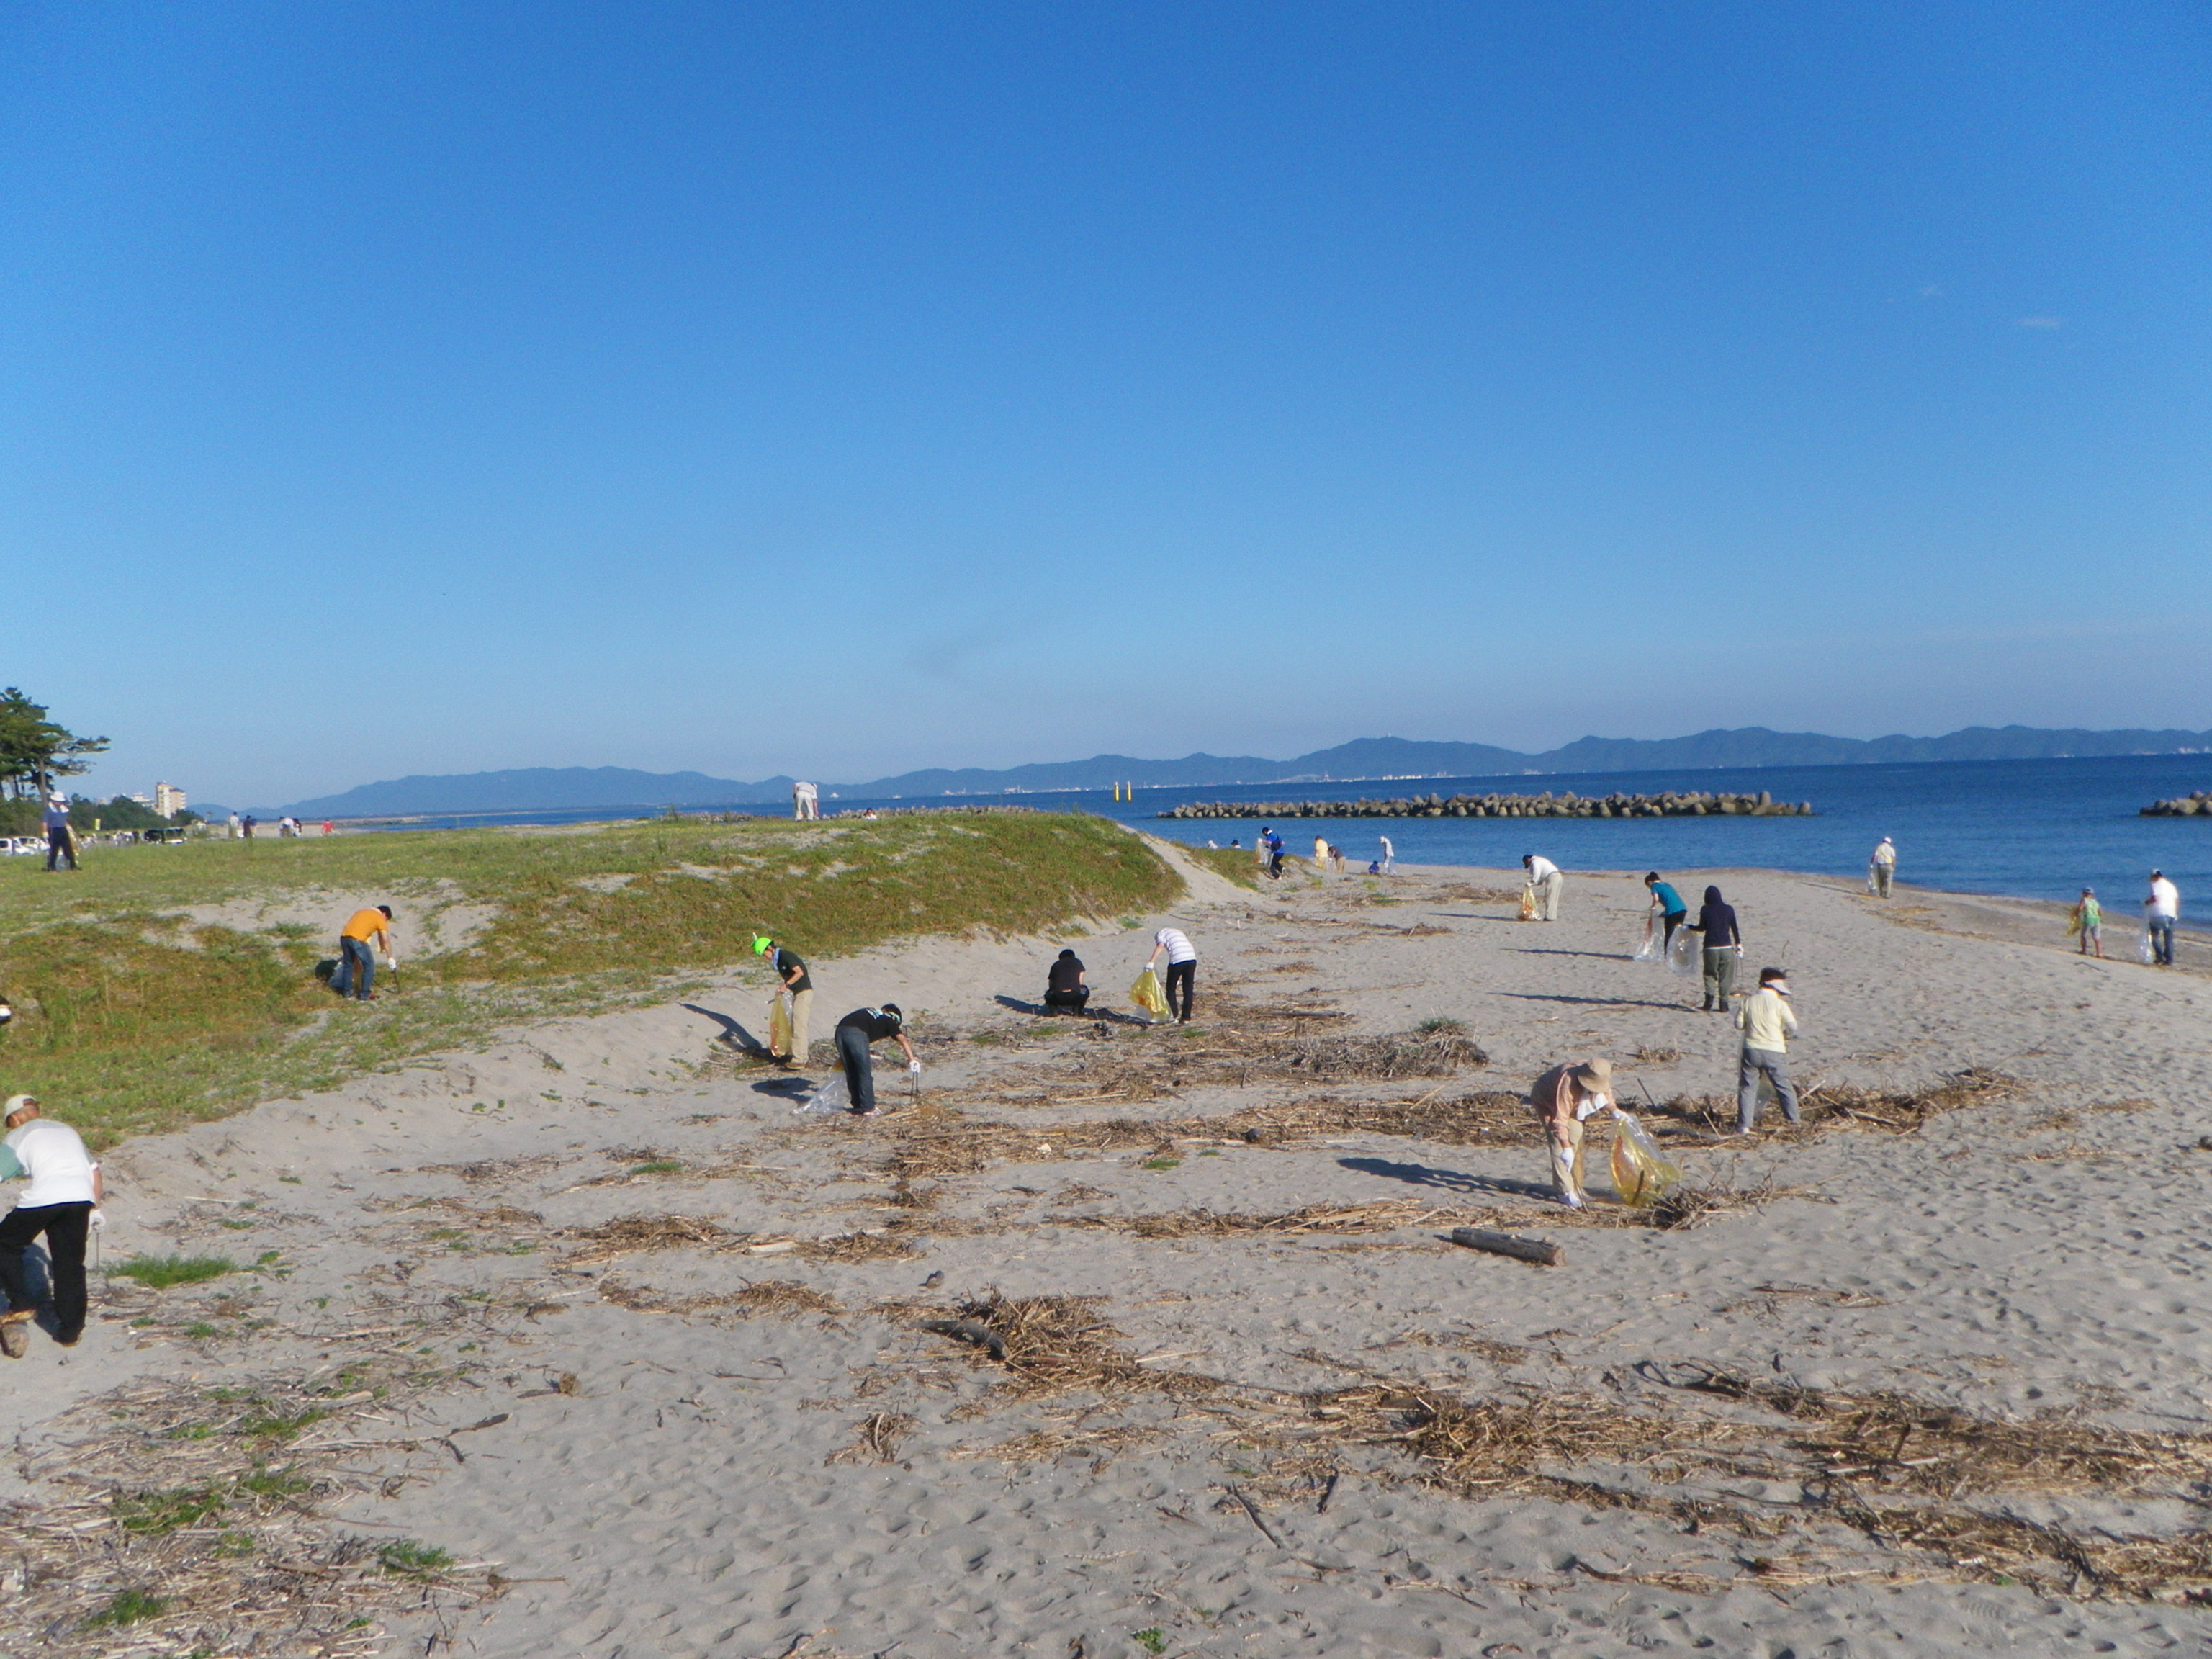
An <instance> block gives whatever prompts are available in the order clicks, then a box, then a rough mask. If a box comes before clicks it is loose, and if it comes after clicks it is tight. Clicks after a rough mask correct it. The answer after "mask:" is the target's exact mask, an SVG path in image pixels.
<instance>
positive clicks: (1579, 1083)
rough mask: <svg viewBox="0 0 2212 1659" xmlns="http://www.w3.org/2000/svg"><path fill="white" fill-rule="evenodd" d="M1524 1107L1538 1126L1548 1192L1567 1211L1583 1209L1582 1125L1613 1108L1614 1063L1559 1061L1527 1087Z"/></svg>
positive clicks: (1595, 1059)
mask: <svg viewBox="0 0 2212 1659" xmlns="http://www.w3.org/2000/svg"><path fill="white" fill-rule="evenodd" d="M1527 1099H1528V1104H1529V1105H1530V1106H1531V1107H1532V1108H1534V1110H1535V1113H1536V1115H1537V1116H1538V1117H1540V1118H1541V1119H1542V1120H1543V1122H1544V1128H1545V1132H1546V1134H1545V1144H1546V1146H1547V1149H1548V1150H1549V1152H1550V1153H1551V1176H1552V1185H1553V1190H1554V1191H1555V1192H1557V1193H1558V1194H1559V1202H1560V1203H1562V1204H1564V1205H1565V1206H1567V1207H1568V1208H1569V1209H1571V1210H1579V1209H1581V1208H1582V1207H1583V1203H1584V1201H1585V1200H1584V1199H1583V1120H1585V1119H1586V1118H1589V1117H1592V1116H1594V1115H1596V1114H1597V1113H1599V1112H1602V1111H1607V1110H1608V1109H1611V1108H1612V1106H1613V1062H1612V1061H1611V1060H1605V1059H1602V1058H1594V1059H1590V1060H1562V1061H1560V1062H1559V1064H1558V1065H1557V1066H1553V1067H1552V1069H1551V1070H1549V1071H1548V1072H1546V1073H1544V1074H1543V1076H1541V1077H1540V1078H1538V1079H1536V1081H1535V1082H1534V1084H1532V1085H1530V1086H1529V1090H1528V1096H1527Z"/></svg>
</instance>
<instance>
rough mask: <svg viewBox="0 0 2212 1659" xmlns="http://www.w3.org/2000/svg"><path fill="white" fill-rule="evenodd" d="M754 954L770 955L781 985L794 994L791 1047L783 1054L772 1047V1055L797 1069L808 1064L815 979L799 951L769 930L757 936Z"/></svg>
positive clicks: (784, 1066)
mask: <svg viewBox="0 0 2212 1659" xmlns="http://www.w3.org/2000/svg"><path fill="white" fill-rule="evenodd" d="M753 954H754V955H755V956H757V957H767V958H768V965H769V969H770V970H771V971H772V972H773V973H774V974H775V976H776V979H777V980H778V981H779V982H780V983H781V989H782V990H783V991H787V992H789V993H790V994H791V1050H790V1052H789V1053H787V1054H775V1052H774V1051H773V1050H771V1051H770V1058H772V1059H773V1060H775V1061H776V1063H777V1064H778V1065H780V1066H782V1067H783V1068H784V1070H786V1071H787V1072H795V1071H797V1070H798V1069H799V1067H800V1066H804V1065H805V1064H806V1037H807V1027H808V1026H809V1025H810V1024H811V1023H812V1021H813V1018H814V980H813V978H812V976H811V975H809V974H808V973H807V971H806V963H805V962H803V961H802V960H800V958H799V952H798V951H793V950H792V949H791V948H790V947H789V946H787V945H784V944H782V943H781V941H780V940H777V939H770V938H769V937H768V936H767V935H766V934H762V935H761V936H759V937H758V938H757V939H754V940H753ZM779 994H781V993H779Z"/></svg>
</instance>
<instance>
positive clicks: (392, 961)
mask: <svg viewBox="0 0 2212 1659" xmlns="http://www.w3.org/2000/svg"><path fill="white" fill-rule="evenodd" d="M384 965H385V966H386V968H389V969H392V972H394V973H398V971H399V957H398V954H397V953H394V954H393V955H392V956H388V957H385V959H384Z"/></svg>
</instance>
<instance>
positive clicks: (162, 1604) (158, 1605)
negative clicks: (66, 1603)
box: [84, 1589, 169, 1630]
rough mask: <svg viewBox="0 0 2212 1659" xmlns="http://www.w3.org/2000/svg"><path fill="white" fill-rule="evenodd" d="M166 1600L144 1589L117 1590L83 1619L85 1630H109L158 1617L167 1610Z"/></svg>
mask: <svg viewBox="0 0 2212 1659" xmlns="http://www.w3.org/2000/svg"><path fill="white" fill-rule="evenodd" d="M168 1606H169V1604H168V1602H167V1601H164V1600H163V1599H162V1598H161V1597H160V1596H158V1595H148V1594H147V1593H146V1592H145V1591H144V1590H139V1589H127V1590H121V1591H118V1593H117V1595H116V1596H115V1599H114V1600H113V1601H110V1602H109V1603H108V1604H107V1605H106V1607H102V1608H101V1609H100V1611H99V1612H98V1613H94V1614H93V1615H92V1617H91V1618H89V1619H88V1620H85V1621H84V1628H85V1629H87V1630H109V1629H112V1628H114V1627H115V1626H118V1625H135V1624H137V1622H138V1621H139V1620H142V1619H155V1618H159V1617H160V1616H161V1614H162V1613H165V1612H167V1610H168Z"/></svg>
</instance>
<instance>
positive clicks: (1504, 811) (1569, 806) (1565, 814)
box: [1159, 789, 1813, 818]
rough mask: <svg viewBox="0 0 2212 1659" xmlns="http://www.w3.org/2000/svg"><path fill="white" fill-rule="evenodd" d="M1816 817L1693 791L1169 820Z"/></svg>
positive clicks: (1210, 813) (1200, 813)
mask: <svg viewBox="0 0 2212 1659" xmlns="http://www.w3.org/2000/svg"><path fill="white" fill-rule="evenodd" d="M1715 815H1719V816H1722V817H1812V816H1813V803H1812V802H1811V801H1808V800H1804V801H1799V802H1798V803H1797V804H1796V805H1794V806H1793V805H1790V803H1789V802H1788V801H1778V800H1777V799H1774V797H1773V796H1772V795H1771V794H1769V793H1767V792H1766V791H1765V790H1763V789H1762V790H1760V791H1759V793H1757V794H1756V795H1747V794H1746V795H1721V794H1711V793H1706V792H1705V791H1703V790H1692V791H1689V792H1686V793H1680V794H1674V793H1668V794H1664V795H1621V794H1613V795H1576V794H1565V795H1554V794H1553V793H1550V792H1549V791H1547V792H1546V793H1543V794H1541V795H1449V796H1447V795H1407V796H1402V797H1400V798H1399V799H1394V800H1279V801H1266V802H1245V801H1240V800H1212V801H1193V802H1190V803H1189V804H1188V805H1182V806H1176V807H1172V808H1170V810H1168V811H1164V812H1163V813H1161V814H1160V815H1159V816H1160V817H1164V818H1702V817H1712V816H1715Z"/></svg>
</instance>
